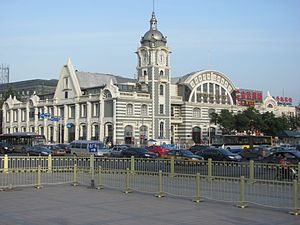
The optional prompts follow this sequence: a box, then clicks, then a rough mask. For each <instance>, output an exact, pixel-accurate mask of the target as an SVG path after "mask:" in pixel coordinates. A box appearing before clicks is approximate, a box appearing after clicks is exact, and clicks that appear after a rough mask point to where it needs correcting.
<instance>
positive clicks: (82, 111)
mask: <svg viewBox="0 0 300 225" xmlns="http://www.w3.org/2000/svg"><path fill="white" fill-rule="evenodd" d="M86 115H87V108H86V104H80V117H82V118H85V117H86Z"/></svg>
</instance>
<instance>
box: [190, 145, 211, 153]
mask: <svg viewBox="0 0 300 225" xmlns="http://www.w3.org/2000/svg"><path fill="white" fill-rule="evenodd" d="M208 148H210V146H209V145H193V146H191V147H190V149H189V150H190V151H191V152H192V153H194V154H195V153H196V152H198V151H201V150H205V149H208Z"/></svg>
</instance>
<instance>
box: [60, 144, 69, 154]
mask: <svg viewBox="0 0 300 225" xmlns="http://www.w3.org/2000/svg"><path fill="white" fill-rule="evenodd" d="M57 146H58V147H60V148H63V149H65V151H66V154H71V146H70V144H57Z"/></svg>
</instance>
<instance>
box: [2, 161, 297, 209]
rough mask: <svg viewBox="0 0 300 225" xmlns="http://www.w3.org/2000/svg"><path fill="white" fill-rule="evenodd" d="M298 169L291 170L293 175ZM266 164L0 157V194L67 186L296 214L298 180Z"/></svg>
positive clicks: (276, 167)
mask: <svg viewBox="0 0 300 225" xmlns="http://www.w3.org/2000/svg"><path fill="white" fill-rule="evenodd" d="M299 167H300V164H298V165H295V166H293V168H295V169H296V170H298V171H299ZM279 169H280V167H279V166H278V165H272V164H261V163H254V162H253V161H251V162H249V163H246V162H243V163H232V162H213V161H211V160H208V161H201V162H197V163H196V162H184V161H176V160H174V159H170V160H148V159H135V158H133V157H132V158H101V157H93V156H91V157H89V158H83V157H82V158H81V157H80V158H79V157H51V156H49V157H28V156H13V157H8V156H4V157H0V189H2V190H5V189H11V188H14V187H23V186H35V187H37V188H40V187H42V186H44V185H53V184H73V185H78V184H81V185H88V186H91V187H93V188H99V189H101V188H104V187H107V188H115V189H118V190H122V191H124V192H125V193H129V192H132V191H138V192H144V193H151V194H154V195H156V196H157V197H163V196H165V195H171V196H179V197H185V198H189V199H193V200H194V201H196V202H200V201H202V200H204V199H211V200H215V201H221V202H229V203H232V204H234V205H237V206H239V207H242V208H244V207H246V206H247V205H261V206H268V207H273V208H281V209H286V210H289V211H290V212H291V213H293V214H299V186H300V182H299V177H298V178H297V179H298V180H291V179H288V178H287V179H282V178H281V179H280V178H279V177H278V176H277V175H276V174H277V172H278V170H279Z"/></svg>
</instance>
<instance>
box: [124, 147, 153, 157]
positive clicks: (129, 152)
mask: <svg viewBox="0 0 300 225" xmlns="http://www.w3.org/2000/svg"><path fill="white" fill-rule="evenodd" d="M122 156H123V157H131V156H134V157H136V158H157V155H156V154H155V153H153V152H149V151H148V150H147V149H145V148H133V147H130V148H126V149H124V150H123V151H122Z"/></svg>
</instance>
